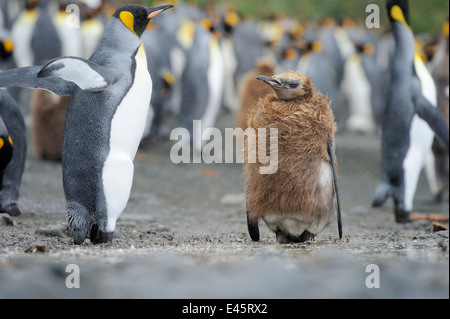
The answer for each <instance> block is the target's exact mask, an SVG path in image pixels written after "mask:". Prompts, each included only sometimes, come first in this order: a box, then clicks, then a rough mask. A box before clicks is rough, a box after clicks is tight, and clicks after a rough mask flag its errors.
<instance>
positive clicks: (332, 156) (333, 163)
mask: <svg viewBox="0 0 450 319" xmlns="http://www.w3.org/2000/svg"><path fill="white" fill-rule="evenodd" d="M327 151H328V155H329V156H330V161H331V167H332V168H333V184H334V191H335V194H336V202H337V223H338V232H339V239H342V217H341V199H340V197H339V186H338V178H337V172H336V158H335V154H334V147H333V144H332V143H331V140H330V139H328V141H327Z"/></svg>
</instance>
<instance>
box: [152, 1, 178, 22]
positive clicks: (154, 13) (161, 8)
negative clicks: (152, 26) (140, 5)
mask: <svg viewBox="0 0 450 319" xmlns="http://www.w3.org/2000/svg"><path fill="white" fill-rule="evenodd" d="M170 8H173V5H171V4H164V5H162V6H159V7H153V8H147V13H148V19H149V20H150V19H152V18H154V17H156V16H157V15H158V14H160V13H161V12H163V11H166V10H167V9H170Z"/></svg>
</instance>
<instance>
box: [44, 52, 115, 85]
mask: <svg viewBox="0 0 450 319" xmlns="http://www.w3.org/2000/svg"><path fill="white" fill-rule="evenodd" d="M37 76H38V77H39V78H48V77H50V78H51V77H53V78H55V77H56V78H61V79H63V80H65V81H70V82H73V83H75V84H76V85H77V86H78V87H79V88H80V89H82V90H86V91H92V92H98V91H103V90H104V89H106V88H107V87H108V86H109V85H110V84H112V83H114V82H115V81H116V80H117V78H118V74H117V72H114V71H113V70H111V69H110V68H106V67H103V66H100V65H98V64H96V63H94V62H92V61H89V60H86V59H83V58H79V57H61V58H56V59H54V60H51V61H50V62H48V63H47V64H46V65H44V66H43V67H42V70H41V71H40V72H39V73H38V75H37Z"/></svg>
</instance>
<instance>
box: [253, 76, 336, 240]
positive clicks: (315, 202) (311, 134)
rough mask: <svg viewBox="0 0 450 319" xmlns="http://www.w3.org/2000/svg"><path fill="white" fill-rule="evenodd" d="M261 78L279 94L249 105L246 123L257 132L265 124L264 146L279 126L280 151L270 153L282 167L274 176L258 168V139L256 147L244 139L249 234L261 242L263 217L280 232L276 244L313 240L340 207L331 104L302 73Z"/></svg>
mask: <svg viewBox="0 0 450 319" xmlns="http://www.w3.org/2000/svg"><path fill="white" fill-rule="evenodd" d="M258 79H259V80H261V81H263V82H265V83H267V84H268V85H269V86H270V87H272V89H274V91H275V94H269V95H267V96H265V97H263V98H261V99H260V100H259V101H258V102H257V103H256V104H255V105H254V106H253V107H251V109H250V112H249V117H248V122H247V123H248V127H249V128H253V129H255V133H256V135H257V130H258V129H259V128H266V136H265V138H266V150H269V134H270V131H269V129H270V128H277V129H278V149H277V150H270V152H277V154H275V153H273V154H271V155H277V156H278V168H277V170H276V172H275V173H273V174H261V173H260V167H261V166H264V165H263V164H261V163H259V162H258V160H257V161H256V163H254V164H252V163H249V160H248V159H249V157H248V154H249V152H250V151H253V150H254V149H255V147H256V145H258V142H256V143H255V144H254V145H252V143H251V141H250V139H246V143H245V144H246V145H245V157H244V158H245V165H244V173H245V176H246V182H247V186H246V193H247V219H248V226H249V233H250V236H251V238H252V239H253V240H259V230H258V220H259V218H262V219H263V220H264V221H265V223H266V224H267V226H268V227H269V229H271V230H272V231H273V232H275V233H276V237H277V241H278V242H301V241H305V240H310V239H313V238H314V237H315V235H317V233H318V232H320V231H321V230H322V229H323V228H324V227H325V225H326V224H327V223H328V222H329V220H330V218H331V217H332V215H333V213H334V210H335V208H336V191H337V181H336V170H335V169H334V170H333V167H334V168H335V167H336V166H335V162H334V144H335V141H334V134H335V132H336V129H337V128H336V123H335V121H334V116H333V112H332V110H331V106H330V105H331V102H330V101H329V100H328V98H327V97H324V96H322V95H321V94H320V93H319V92H316V91H315V90H314V87H313V86H312V84H311V82H310V79H309V77H307V76H306V75H304V74H301V73H298V72H293V71H288V72H285V73H283V74H279V75H275V76H273V77H272V78H269V77H265V76H261V77H258ZM256 141H258V139H257V138H256ZM257 154H258V153H257ZM331 157H332V158H331ZM257 158H258V157H257ZM275 158H276V156H275ZM338 218H340V216H339V211H338ZM339 235H340V236H341V225H340V219H339Z"/></svg>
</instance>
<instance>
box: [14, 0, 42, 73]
mask: <svg viewBox="0 0 450 319" xmlns="http://www.w3.org/2000/svg"><path fill="white" fill-rule="evenodd" d="M38 17H39V0H25V3H24V10H23V11H22V12H21V13H20V15H19V16H18V18H17V20H16V21H15V22H14V24H13V25H12V28H11V36H12V38H13V41H14V45H15V50H14V58H15V60H16V63H17V67H25V66H30V65H33V61H34V58H33V50H32V46H31V39H32V37H33V32H34V26H35V25H36V22H37V20H38Z"/></svg>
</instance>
